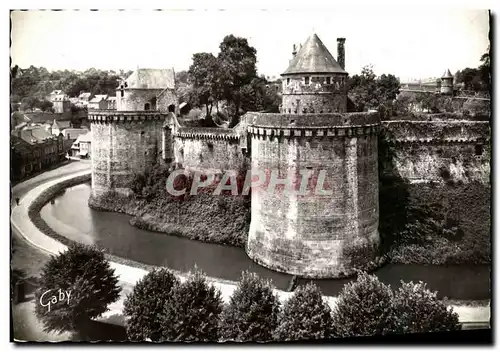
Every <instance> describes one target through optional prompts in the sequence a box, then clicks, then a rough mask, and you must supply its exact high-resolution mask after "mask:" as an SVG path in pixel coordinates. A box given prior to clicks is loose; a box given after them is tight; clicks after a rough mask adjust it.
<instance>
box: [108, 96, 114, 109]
mask: <svg viewBox="0 0 500 352" xmlns="http://www.w3.org/2000/svg"><path fill="white" fill-rule="evenodd" d="M106 102H107V103H108V104H107V108H106V109H108V110H116V97H108V98H107V99H106Z"/></svg>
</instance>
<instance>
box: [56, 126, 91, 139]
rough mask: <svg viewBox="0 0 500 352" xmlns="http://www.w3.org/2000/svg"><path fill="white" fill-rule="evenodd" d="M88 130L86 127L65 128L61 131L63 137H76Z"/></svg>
mask: <svg viewBox="0 0 500 352" xmlns="http://www.w3.org/2000/svg"><path fill="white" fill-rule="evenodd" d="M88 132H89V130H88V129H86V128H66V129H64V130H63V131H62V135H63V138H64V139H77V138H78V136H81V135H84V134H87V133H88Z"/></svg>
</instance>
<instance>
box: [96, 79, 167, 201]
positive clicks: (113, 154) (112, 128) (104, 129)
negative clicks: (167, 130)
mask: <svg viewBox="0 0 500 352" xmlns="http://www.w3.org/2000/svg"><path fill="white" fill-rule="evenodd" d="M174 84H175V82H174V72H173V70H152V69H138V70H137V71H136V72H134V73H133V74H132V75H130V77H128V78H127V79H126V80H124V81H123V82H121V83H120V85H119V86H118V88H117V90H116V101H117V104H116V107H117V108H116V110H89V113H88V118H89V120H90V123H91V131H92V143H91V148H92V196H93V197H98V196H100V195H102V194H104V193H106V192H108V191H115V192H118V193H121V194H128V193H129V192H130V188H129V187H130V182H131V181H132V179H133V178H134V175H135V174H138V173H144V172H145V171H146V170H147V169H148V168H149V167H151V166H152V165H153V164H154V163H155V162H156V161H158V160H161V155H162V143H163V141H162V137H163V136H162V135H163V134H164V133H163V132H164V128H163V126H164V122H165V117H166V116H167V112H168V111H175V106H176V98H175V94H174ZM163 144H165V143H163Z"/></svg>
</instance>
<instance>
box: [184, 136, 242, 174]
mask: <svg viewBox="0 0 500 352" xmlns="http://www.w3.org/2000/svg"><path fill="white" fill-rule="evenodd" d="M174 149H175V161H176V162H177V163H180V164H181V165H182V166H183V167H184V168H185V169H187V170H190V171H199V172H202V173H204V174H222V173H224V172H235V173H236V172H239V171H241V170H246V163H247V161H246V156H245V155H244V154H243V152H242V150H241V148H240V144H239V137H238V136H237V135H236V134H235V133H234V131H233V130H222V129H217V128H188V127H184V128H180V129H179V130H178V132H177V133H176V134H175V142H174Z"/></svg>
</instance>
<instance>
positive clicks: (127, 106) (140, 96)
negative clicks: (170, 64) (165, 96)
mask: <svg viewBox="0 0 500 352" xmlns="http://www.w3.org/2000/svg"><path fill="white" fill-rule="evenodd" d="M162 91H163V89H130V88H128V89H127V88H125V89H124V90H123V97H122V95H121V94H122V93H121V92H122V91H121V90H120V89H118V90H117V91H116V110H117V111H144V110H145V108H144V106H145V104H146V103H149V104H150V110H156V107H155V108H153V104H152V101H153V100H156V96H157V95H158V94H160V93H161V92H162ZM156 105H157V103H156Z"/></svg>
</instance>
